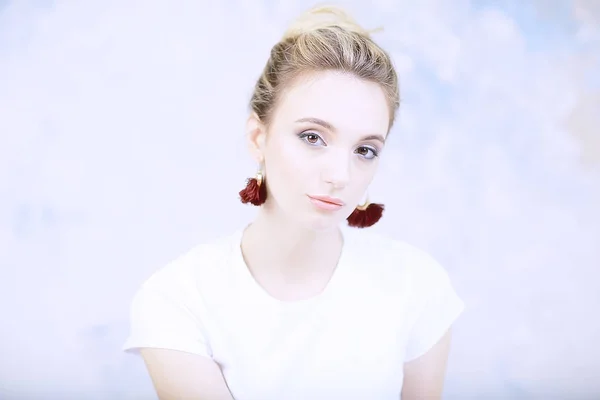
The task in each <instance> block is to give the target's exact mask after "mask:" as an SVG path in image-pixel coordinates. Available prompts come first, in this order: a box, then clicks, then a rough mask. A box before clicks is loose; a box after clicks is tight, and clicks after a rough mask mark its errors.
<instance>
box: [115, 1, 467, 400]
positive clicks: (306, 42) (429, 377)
mask: <svg viewBox="0 0 600 400" xmlns="http://www.w3.org/2000/svg"><path fill="white" fill-rule="evenodd" d="M398 104H399V95H398V80H397V76H396V72H395V70H394V67H393V65H392V62H391V60H390V58H389V56H388V54H387V53H386V52H385V51H384V50H382V49H381V48H380V47H378V46H377V45H376V44H375V43H374V42H373V41H372V40H371V38H370V36H369V33H368V32H366V31H365V30H363V29H362V28H361V27H360V26H358V25H357V24H356V23H355V22H354V21H353V20H352V19H351V18H350V17H349V16H348V15H347V14H346V13H344V12H343V11H342V10H341V9H338V8H324V7H321V8H315V9H312V10H310V11H308V12H307V13H305V14H303V15H302V16H301V17H300V18H298V20H296V21H295V23H294V24H293V25H292V26H291V27H290V28H289V30H288V31H287V32H286V33H285V35H284V37H283V38H282V39H281V41H280V42H279V43H277V44H276V45H275V46H274V47H273V49H272V51H271V55H270V58H269V60H268V61H267V64H266V66H265V68H264V71H263V74H262V76H261V77H260V79H259V80H258V82H257V84H256V87H255V91H254V94H253V96H252V99H251V104H250V105H251V114H250V116H249V118H248V121H247V127H246V129H247V138H248V144H249V147H250V150H251V153H252V155H253V157H254V158H255V159H256V161H257V164H258V165H259V166H260V168H259V173H258V174H257V176H256V177H255V178H252V179H249V180H248V182H247V186H246V188H245V189H244V190H242V191H241V192H240V196H241V200H242V201H243V202H245V203H251V204H254V205H256V206H258V207H259V210H258V213H257V217H256V219H255V220H254V221H253V222H252V223H250V224H249V225H247V226H243V227H240V229H239V230H238V231H237V232H235V233H233V234H232V235H229V236H227V237H223V238H218V239H214V240H213V241H211V242H209V243H204V244H200V245H198V246H196V247H195V248H193V249H191V250H190V251H189V252H187V253H186V254H183V255H182V256H181V257H179V258H177V259H175V260H174V261H173V262H171V263H170V264H169V265H167V266H165V267H164V268H162V269H160V270H159V271H157V272H156V273H155V274H154V275H153V276H151V277H150V278H149V279H148V280H147V281H146V282H145V283H144V284H143V285H142V287H141V288H140V289H139V291H138V292H137V293H136V295H135V298H134V300H133V303H132V308H131V333H130V336H129V338H128V341H127V343H126V345H125V349H126V350H127V351H135V352H139V353H140V354H141V356H142V357H143V359H144V361H145V364H146V366H147V368H148V371H149V374H150V376H151V378H152V381H153V383H154V386H155V388H156V390H157V392H158V395H159V397H160V398H161V399H163V400H165V399H205V400H215V399H223V400H225V399H229V400H231V399H237V400H246V399H248V400H250V399H257V400H270V399H273V400H291V399H303V400H307V399H369V400H374V399H378V400H388V399H390V400H391V399H394V400H397V399H399V398H400V397H402V399H405V400H406V399H425V398H427V399H436V398H440V397H441V392H442V386H443V381H444V375H445V366H446V360H447V357H448V352H449V346H450V328H451V325H452V324H453V322H454V321H455V319H456V318H457V317H458V315H459V314H460V313H461V312H462V310H463V302H462V301H461V299H460V298H459V297H458V296H457V295H456V293H455V292H454V290H453V287H452V285H451V282H450V281H449V278H448V275H447V274H446V272H445V271H444V269H443V268H442V267H440V266H439V265H438V264H437V263H436V262H435V261H434V260H433V259H432V258H431V257H429V256H428V255H427V254H425V253H424V252H422V251H420V250H418V249H416V248H414V247H411V246H410V245H408V244H406V243H403V242H400V241H395V240H391V239H388V238H386V237H382V236H379V235H376V234H374V233H370V232H369V231H368V229H359V228H366V227H368V226H370V225H373V224H374V223H376V222H377V220H378V219H379V218H380V217H381V215H382V212H383V206H382V205H379V204H370V203H368V202H367V203H365V202H364V201H363V198H364V197H365V195H366V193H367V189H368V186H369V184H370V182H371V180H372V179H373V176H374V175H375V173H376V171H377V166H378V163H379V157H380V156H382V155H383V150H384V147H385V142H386V139H387V136H388V134H389V131H390V128H391V126H392V124H393V122H394V118H395V114H396V110H397V108H398ZM344 225H345V226H344Z"/></svg>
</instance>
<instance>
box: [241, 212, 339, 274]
mask: <svg viewBox="0 0 600 400" xmlns="http://www.w3.org/2000/svg"><path fill="white" fill-rule="evenodd" d="M342 245H343V239H342V235H341V232H340V230H339V228H334V229H330V230H324V231H316V230H311V229H308V228H306V227H302V226H299V224H297V223H294V222H292V221H289V220H287V219H285V218H284V217H282V216H281V215H278V214H277V213H276V212H275V211H274V210H270V209H268V208H267V207H261V209H260V210H259V212H258V216H257V218H256V219H255V220H254V222H253V223H252V224H251V225H249V226H248V227H247V228H246V230H245V231H244V235H243V238H242V250H243V252H244V255H245V257H246V261H247V262H248V263H249V264H251V268H252V269H257V268H259V269H260V270H263V271H267V270H275V271H278V272H280V273H282V274H285V275H289V276H295V277H298V278H300V277H301V276H305V277H306V276H310V275H313V274H318V273H319V272H321V271H323V270H328V269H334V268H335V265H336V264H337V261H338V259H339V255H340V252H341V249H342ZM323 272H327V271H323Z"/></svg>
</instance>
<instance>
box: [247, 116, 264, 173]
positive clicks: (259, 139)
mask: <svg viewBox="0 0 600 400" xmlns="http://www.w3.org/2000/svg"><path fill="white" fill-rule="evenodd" d="M246 139H247V141H248V150H250V154H251V155H252V158H254V160H255V161H256V162H257V163H258V164H261V163H262V162H263V161H264V159H265V157H264V152H265V143H266V139H267V129H266V127H265V125H264V124H263V123H262V122H261V121H260V118H258V115H256V113H252V114H250V116H249V117H248V120H247V121H246Z"/></svg>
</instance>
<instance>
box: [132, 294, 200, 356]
mask: <svg viewBox="0 0 600 400" xmlns="http://www.w3.org/2000/svg"><path fill="white" fill-rule="evenodd" d="M141 348H160V349H169V350H178V351H183V352H187V353H192V354H198V355H202V356H210V351H209V349H208V346H207V342H206V339H205V335H204V333H203V328H202V324H201V321H200V320H199V319H198V317H197V316H195V315H194V313H193V312H192V311H191V310H190V309H189V307H188V306H187V305H186V302H185V300H184V298H183V297H182V296H178V295H177V294H174V293H172V294H171V293H168V292H167V291H162V290H160V289H159V288H154V287H148V286H142V287H141V288H140V289H139V290H138V291H137V293H136V294H135V296H134V298H133V301H132V303H131V308H130V331H129V337H128V338H127V340H126V342H125V344H124V346H123V350H124V351H126V352H128V353H137V351H138V350H139V349H141Z"/></svg>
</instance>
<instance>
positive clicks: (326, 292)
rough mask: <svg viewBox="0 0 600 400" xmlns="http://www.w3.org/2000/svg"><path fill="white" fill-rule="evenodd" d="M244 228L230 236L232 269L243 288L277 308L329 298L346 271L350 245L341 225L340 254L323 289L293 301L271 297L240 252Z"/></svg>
mask: <svg viewBox="0 0 600 400" xmlns="http://www.w3.org/2000/svg"><path fill="white" fill-rule="evenodd" d="M246 228H247V226H244V227H242V228H240V229H238V230H237V231H236V232H235V233H234V235H233V237H232V247H233V249H232V251H233V257H234V263H233V264H234V269H235V273H236V274H237V275H238V277H240V279H241V282H242V284H243V285H244V288H243V289H244V290H248V291H249V292H250V293H252V295H255V296H257V297H259V298H260V300H261V301H262V302H265V303H267V304H270V305H272V306H275V307H277V308H285V309H295V308H305V307H308V306H312V305H313V304H316V303H321V302H322V301H324V300H325V299H327V298H329V297H330V296H331V293H332V292H334V291H335V288H336V287H337V286H338V284H339V281H341V280H342V279H343V275H344V273H345V272H346V271H345V270H346V268H347V265H348V262H347V259H348V250H349V248H350V247H351V245H350V243H349V241H350V235H349V234H348V232H347V231H346V230H345V229H344V228H343V227H341V229H340V232H341V235H342V241H343V242H342V250H341V252H340V256H339V259H338V263H337V265H336V267H335V270H334V271H333V274H332V276H331V278H330V279H329V282H327V285H326V286H325V288H324V289H323V291H322V292H321V293H319V294H317V295H315V296H312V297H309V298H307V299H303V300H295V301H285V300H280V299H277V298H275V297H273V296H272V295H271V294H269V293H268V292H267V291H266V290H265V289H264V288H263V287H262V286H261V285H260V284H259V283H258V282H257V281H256V279H255V278H254V276H253V275H252V273H251V272H250V269H249V268H248V265H247V264H246V261H245V259H244V255H243V252H242V237H243V234H244V231H245V230H246Z"/></svg>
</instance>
